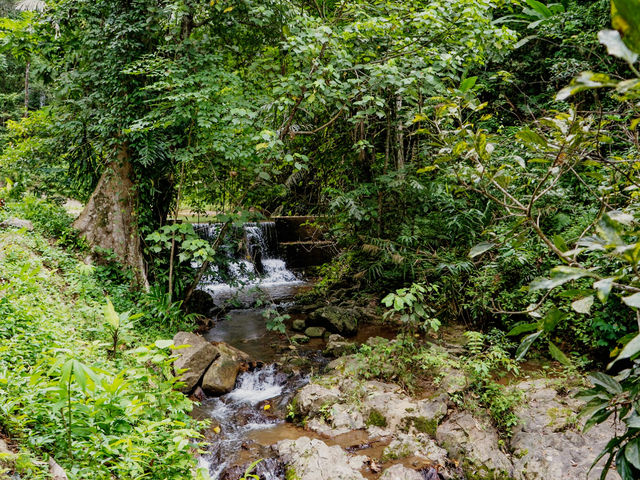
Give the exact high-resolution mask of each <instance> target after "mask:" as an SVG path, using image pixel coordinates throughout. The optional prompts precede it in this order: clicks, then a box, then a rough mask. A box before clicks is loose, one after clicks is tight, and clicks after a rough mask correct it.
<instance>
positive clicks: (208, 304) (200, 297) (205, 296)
mask: <svg viewBox="0 0 640 480" xmlns="http://www.w3.org/2000/svg"><path fill="white" fill-rule="evenodd" d="M185 307H186V309H187V311H189V312H193V313H198V314H200V315H204V316H205V317H207V316H210V314H211V312H212V311H213V310H214V309H215V308H216V304H215V303H214V301H213V297H212V296H211V294H209V293H208V292H205V291H204V290H195V291H194V292H193V294H192V295H191V298H190V299H189V302H188V303H187V304H186V305H185Z"/></svg>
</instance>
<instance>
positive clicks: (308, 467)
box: [274, 437, 366, 480]
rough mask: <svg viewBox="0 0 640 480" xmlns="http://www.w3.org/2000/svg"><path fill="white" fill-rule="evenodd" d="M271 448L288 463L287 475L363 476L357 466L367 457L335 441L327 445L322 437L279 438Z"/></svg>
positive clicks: (354, 479) (308, 478) (345, 479)
mask: <svg viewBox="0 0 640 480" xmlns="http://www.w3.org/2000/svg"><path fill="white" fill-rule="evenodd" d="M274 448H275V450H276V452H278V454H279V455H280V457H281V458H282V460H283V461H284V462H285V463H286V464H287V478H297V479H299V480H364V477H363V476H362V474H361V473H360V472H359V470H360V468H362V466H363V465H364V463H365V461H366V457H363V456H361V455H356V456H350V455H348V454H347V453H345V451H344V450H342V448H340V447H339V446H337V445H335V446H333V447H329V446H328V445H327V444H326V443H324V442H323V441H321V440H315V439H313V440H312V439H310V438H308V437H300V438H298V439H297V440H282V441H280V442H278V443H277V444H276V445H275V447H274Z"/></svg>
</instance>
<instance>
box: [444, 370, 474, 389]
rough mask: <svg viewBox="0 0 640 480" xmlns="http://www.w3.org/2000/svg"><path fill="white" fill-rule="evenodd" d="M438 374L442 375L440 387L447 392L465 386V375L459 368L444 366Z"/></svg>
mask: <svg viewBox="0 0 640 480" xmlns="http://www.w3.org/2000/svg"><path fill="white" fill-rule="evenodd" d="M440 375H442V381H441V382H440V388H441V389H442V390H444V391H445V392H447V393H448V394H452V393H456V392H461V391H463V390H464V389H465V388H467V383H468V382H467V377H466V376H465V374H464V373H462V372H461V371H460V370H457V369H455V368H452V367H446V368H444V369H442V370H441V371H440Z"/></svg>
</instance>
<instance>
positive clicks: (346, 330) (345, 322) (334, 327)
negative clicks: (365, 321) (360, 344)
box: [310, 306, 358, 336]
mask: <svg viewBox="0 0 640 480" xmlns="http://www.w3.org/2000/svg"><path fill="white" fill-rule="evenodd" d="M310 319H311V321H312V322H313V323H314V324H315V325H322V326H324V327H326V328H327V329H328V330H329V331H332V332H334V333H339V334H340V335H346V336H353V335H355V334H356V333H358V312H357V311H356V310H354V309H352V308H342V307H335V306H329V307H323V308H319V309H318V310H316V311H315V312H313V313H312V314H311V316H310Z"/></svg>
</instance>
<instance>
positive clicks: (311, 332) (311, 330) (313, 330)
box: [304, 327, 327, 338]
mask: <svg viewBox="0 0 640 480" xmlns="http://www.w3.org/2000/svg"><path fill="white" fill-rule="evenodd" d="M326 331H327V329H326V328H324V327H308V328H307V329H306V330H305V331H304V334H305V335H306V336H307V337H311V338H320V337H322V336H323V335H324V332H326Z"/></svg>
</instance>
